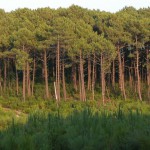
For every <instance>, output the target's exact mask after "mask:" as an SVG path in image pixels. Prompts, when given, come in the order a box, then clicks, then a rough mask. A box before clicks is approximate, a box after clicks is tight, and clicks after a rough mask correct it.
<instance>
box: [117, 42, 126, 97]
mask: <svg viewBox="0 0 150 150" xmlns="http://www.w3.org/2000/svg"><path fill="white" fill-rule="evenodd" d="M118 62H119V86H120V90H121V92H122V94H123V96H124V99H126V93H125V86H124V75H123V65H122V60H121V54H120V48H119V45H118Z"/></svg>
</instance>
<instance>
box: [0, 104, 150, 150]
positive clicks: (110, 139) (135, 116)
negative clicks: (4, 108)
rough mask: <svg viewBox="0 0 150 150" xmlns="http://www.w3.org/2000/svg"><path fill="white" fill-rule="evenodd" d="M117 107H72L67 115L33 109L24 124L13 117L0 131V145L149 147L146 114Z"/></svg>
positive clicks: (41, 147) (75, 147) (105, 147)
mask: <svg viewBox="0 0 150 150" xmlns="http://www.w3.org/2000/svg"><path fill="white" fill-rule="evenodd" d="M70 104H71V103H70ZM74 104H75V103H74ZM65 107H66V106H65ZM60 108H61V107H60ZM117 108H118V109H117V110H116V111H114V112H113V113H110V112H107V111H106V110H104V109H102V110H97V111H96V112H95V113H94V112H93V111H92V109H90V108H85V107H84V109H82V111H79V110H78V108H77V109H76V108H75V109H74V111H73V112H72V113H71V114H69V115H67V116H66V117H64V115H63V114H62V113H61V110H60V109H59V110H57V111H56V113H55V114H47V113H43V112H41V113H40V112H35V113H33V114H31V115H29V117H28V119H27V122H26V123H25V124H24V125H22V124H18V123H16V122H15V120H13V121H12V124H11V126H10V127H9V128H8V129H7V130H6V131H4V130H3V131H1V132H0V139H1V140H0V148H1V149H20V148H21V149H22V148H23V149H58V150H59V149H65V150H66V149H71V150H74V149H90V150H97V149H145V150H146V149H149V148H150V145H149V142H150V138H149V137H150V128H149V121H150V118H149V116H147V115H145V114H141V113H140V112H139V111H138V109H136V111H134V109H129V110H128V111H126V113H125V111H124V109H123V106H121V105H120V104H119V106H118V107H117Z"/></svg>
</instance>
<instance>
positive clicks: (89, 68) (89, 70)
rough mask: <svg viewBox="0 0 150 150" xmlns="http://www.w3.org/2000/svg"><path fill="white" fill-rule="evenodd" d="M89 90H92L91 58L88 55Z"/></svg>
mask: <svg viewBox="0 0 150 150" xmlns="http://www.w3.org/2000/svg"><path fill="white" fill-rule="evenodd" d="M88 90H89V91H90V90H91V60H90V56H89V57H88Z"/></svg>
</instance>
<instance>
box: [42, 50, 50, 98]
mask: <svg viewBox="0 0 150 150" xmlns="http://www.w3.org/2000/svg"><path fill="white" fill-rule="evenodd" d="M43 65H44V66H43V68H44V78H45V94H46V98H49V89H48V71H47V53H46V50H44V63H43Z"/></svg>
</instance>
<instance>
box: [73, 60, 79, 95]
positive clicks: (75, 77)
mask: <svg viewBox="0 0 150 150" xmlns="http://www.w3.org/2000/svg"><path fill="white" fill-rule="evenodd" d="M76 71H77V69H76V64H75V63H74V62H73V63H72V81H73V87H74V89H75V91H76V92H77V90H78V88H77V72H76Z"/></svg>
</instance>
